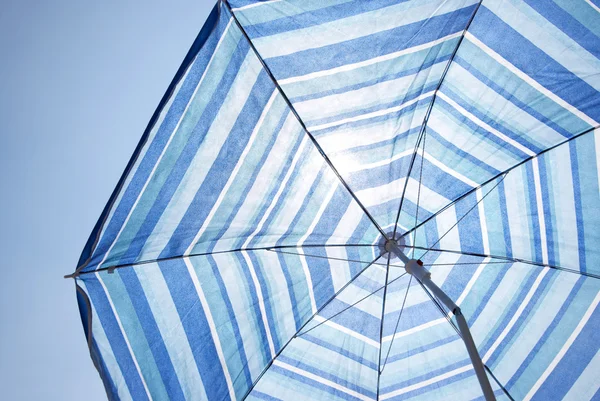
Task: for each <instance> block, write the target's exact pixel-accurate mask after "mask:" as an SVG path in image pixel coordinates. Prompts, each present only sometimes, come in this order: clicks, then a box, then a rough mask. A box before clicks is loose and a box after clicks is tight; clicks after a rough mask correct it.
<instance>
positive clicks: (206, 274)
mask: <svg viewBox="0 0 600 401" xmlns="http://www.w3.org/2000/svg"><path fill="white" fill-rule="evenodd" d="M305 251H306V250H294V252H297V253H298V254H296V253H294V252H287V251H286V253H283V252H278V251H267V250H260V251H237V252H227V253H220V254H213V255H204V256H192V257H185V258H179V259H174V260H166V261H161V262H152V263H148V264H145V265H140V266H135V267H128V268H124V269H117V270H116V271H115V273H113V274H109V273H107V272H97V273H94V274H83V275H81V276H80V277H81V278H82V280H78V284H79V286H80V287H81V288H82V289H83V291H84V292H85V293H86V294H87V297H88V299H89V302H90V308H91V318H92V319H93V321H92V322H91V327H92V331H91V334H92V337H90V341H91V342H92V344H91V345H92V348H91V350H92V353H93V356H94V359H96V360H98V361H101V362H100V363H101V365H100V371H101V373H102V377H103V379H104V381H105V386H106V387H107V393H108V394H109V396H110V397H113V398H114V399H134V400H141V399H154V400H158V399H173V400H174V399H180V400H184V399H188V400H189V399H219V400H220V399H240V398H242V397H243V396H244V395H245V394H246V393H247V392H248V391H249V390H250V388H251V387H252V384H253V383H254V382H255V381H256V380H258V378H259V377H260V375H261V373H262V372H263V371H264V369H265V368H266V367H267V366H269V365H270V363H271V361H272V360H273V358H275V356H276V355H277V354H278V353H279V352H280V351H281V350H282V349H283V348H284V346H285V344H286V343H287V342H288V341H289V340H290V339H291V338H292V336H294V334H295V333H296V332H297V331H298V330H299V329H300V328H301V327H302V326H304V325H305V324H306V323H307V322H308V321H309V319H310V318H311V316H313V315H314V314H315V313H317V311H319V310H320V309H321V308H322V307H323V306H324V305H326V304H328V302H329V301H330V299H331V298H332V297H334V295H335V294H336V293H337V292H339V291H340V290H342V289H343V288H344V286H345V285H346V284H347V283H349V282H351V281H353V279H354V278H356V277H357V276H358V275H359V274H360V273H361V272H362V271H364V270H365V269H366V268H367V267H368V266H369V265H370V262H363V263H359V262H346V261H341V260H332V259H329V260H328V259H326V257H331V258H336V257H337V258H340V259H341V258H344V259H353V260H368V261H373V260H374V256H373V255H374V248H372V247H346V248H335V249H329V248H323V247H321V248H310V254H311V255H315V256H302V255H300V254H304V253H305ZM371 267H373V266H371ZM378 270H385V269H384V268H383V267H381V266H378ZM358 282H359V283H360V281H358ZM373 341H375V340H373Z"/></svg>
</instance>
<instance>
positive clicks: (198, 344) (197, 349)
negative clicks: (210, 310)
mask: <svg viewBox="0 0 600 401" xmlns="http://www.w3.org/2000/svg"><path fill="white" fill-rule="evenodd" d="M159 266H160V270H161V272H162V274H163V277H164V278H165V282H166V283H167V287H168V288H169V291H170V292H171V297H172V298H173V302H174V303H175V308H176V309H177V312H178V313H179V317H180V319H181V324H182V326H183V329H184V331H185V334H186V337H187V341H188V342H189V344H190V348H191V350H192V352H193V354H194V359H195V361H196V366H197V368H198V372H200V377H201V378H202V382H203V383H204V384H205V386H204V387H205V391H206V395H207V396H208V398H209V399H211V400H230V397H229V391H228V387H227V382H226V381H225V372H223V368H222V367H221V363H220V361H219V357H218V355H217V349H216V347H215V344H214V342H213V341H211V332H210V326H209V325H208V321H207V319H206V315H205V313H204V310H203V309H202V304H201V303H200V299H199V298H198V295H197V292H196V288H195V287H194V283H193V282H192V278H191V277H190V275H189V272H188V270H187V267H186V265H185V263H184V261H183V260H181V259H174V260H165V261H163V262H160V263H159ZM184 294H185V295H184ZM182 295H183V296H182Z"/></svg>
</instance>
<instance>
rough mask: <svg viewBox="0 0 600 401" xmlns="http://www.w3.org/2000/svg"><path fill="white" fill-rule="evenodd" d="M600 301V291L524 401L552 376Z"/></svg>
mask: <svg viewBox="0 0 600 401" xmlns="http://www.w3.org/2000/svg"><path fill="white" fill-rule="evenodd" d="M599 302H600V293H598V294H597V295H596V298H594V300H593V301H592V303H591V305H590V306H589V308H588V309H587V311H586V312H585V314H584V315H583V317H582V318H581V320H580V321H579V324H578V325H577V327H576V328H575V330H573V333H571V335H570V336H569V339H568V340H567V341H566V342H565V345H563V347H562V348H561V349H560V351H559V352H558V354H557V355H556V356H555V357H554V359H553V360H552V362H551V363H550V365H548V367H547V368H546V370H545V371H544V373H543V374H542V376H540V378H539V379H538V381H537V382H535V384H534V385H533V387H532V388H531V390H529V392H528V393H527V395H526V396H525V398H523V401H528V400H530V399H531V398H532V397H533V396H534V395H535V393H536V391H538V389H539V388H540V387H541V386H542V384H543V383H544V382H545V381H546V379H547V378H548V376H550V373H552V371H553V370H554V368H556V366H557V365H558V363H559V362H560V361H561V359H562V358H563V357H564V356H565V354H566V353H567V351H568V350H569V348H570V347H571V345H573V342H575V339H576V338H577V336H578V335H579V333H581V330H583V328H584V327H585V325H586V324H587V322H588V320H590V317H591V316H592V313H594V311H595V310H596V307H597V306H598V303H599Z"/></svg>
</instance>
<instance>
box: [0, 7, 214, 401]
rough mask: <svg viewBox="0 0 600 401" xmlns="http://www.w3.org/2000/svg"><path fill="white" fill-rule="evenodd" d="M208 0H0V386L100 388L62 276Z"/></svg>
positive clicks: (97, 394) (11, 390) (94, 396)
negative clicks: (0, 256)
mask: <svg viewBox="0 0 600 401" xmlns="http://www.w3.org/2000/svg"><path fill="white" fill-rule="evenodd" d="M213 4H214V1H212V0H209V1H206V0H196V1H191V0H177V1H170V2H165V1H154V0H145V1H134V0H120V1H115V0H107V1H103V2H91V1H83V2H82V1H75V0H72V1H70V0H56V1H37V2H36V1H28V0H4V1H2V4H1V10H0V50H1V53H0V60H1V61H0V80H1V86H0V165H1V171H2V172H1V173H0V185H1V186H0V191H1V192H0V193H1V196H0V252H1V254H2V258H1V259H0V260H1V261H0V274H1V275H0V385H1V387H2V399H4V400H11V401H17V400H28V401H29V400H61V401H62V400H64V401H71V400H78V401H80V400H86V401H95V400H105V399H106V396H105V393H104V389H103V387H102V384H101V382H100V379H99V377H98V374H97V373H96V370H95V369H94V367H93V364H92V362H91V360H90V358H89V354H88V351H87V346H86V342H85V338H84V335H83V329H82V327H81V322H80V319H79V312H78V310H77V305H76V299H75V288H74V285H73V282H72V280H65V279H63V278H62V276H63V275H64V274H67V273H71V272H72V271H73V270H74V268H75V265H76V263H77V259H78V257H79V254H80V252H81V249H82V248H83V246H84V244H85V241H86V239H87V237H88V235H89V233H90V231H91V230H92V227H93V225H94V223H95V222H96V219H97V218H98V216H99V215H100V212H101V210H102V208H103V207H104V204H105V203H106V201H107V200H108V197H109V195H110V193H111V191H112V189H113V188H114V186H115V184H116V183H117V180H118V178H119V176H120V174H121V172H122V170H123V169H124V168H125V165H126V164H127V161H128V160H129V157H130V155H131V153H132V152H133V149H134V148H135V145H136V144H137V142H138V139H139V138H140V136H141V134H142V132H143V130H144V128H145V126H146V124H147V122H148V120H149V119H150V116H151V115H152V113H153V111H154V109H155V107H156V106H157V105H158V102H159V101H160V98H161V97H162V95H163V93H164V91H165V90H166V88H167V86H168V84H169V82H170V81H171V78H172V77H173V75H174V74H175V72H176V71H177V68H178V67H179V64H180V63H181V61H182V60H183V58H184V56H185V54H186V52H187V50H188V48H189V46H190V45H191V44H192V42H193V40H194V38H195V37H196V34H197V33H198V31H199V30H200V28H201V27H202V24H203V23H204V21H205V20H206V17H207V16H208V13H209V12H210V10H211V8H212V6H213Z"/></svg>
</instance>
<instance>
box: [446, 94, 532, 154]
mask: <svg viewBox="0 0 600 401" xmlns="http://www.w3.org/2000/svg"><path fill="white" fill-rule="evenodd" d="M437 96H438V97H439V98H441V99H443V100H444V101H445V102H446V103H448V104H449V105H450V106H452V107H453V108H454V109H456V111H458V112H459V113H460V114H462V115H463V116H465V117H467V118H468V119H469V120H471V121H472V122H474V123H475V124H477V125H479V126H480V127H481V128H483V129H485V130H486V131H488V132H490V133H492V134H494V135H495V136H497V137H498V138H500V139H502V140H503V141H504V142H506V143H509V144H511V145H512V146H514V147H515V148H517V149H519V150H520V151H521V152H523V153H525V154H527V155H529V156H534V155H535V152H533V151H532V150H531V149H528V148H527V147H525V146H523V145H521V144H520V143H519V142H517V141H515V140H514V139H512V138H509V137H507V136H506V135H504V134H503V133H502V132H500V131H498V130H497V129H495V128H493V127H492V126H491V125H489V124H487V123H486V122H484V121H482V120H480V119H479V118H478V117H477V116H475V115H474V114H472V113H470V112H468V111H467V110H466V109H465V108H463V107H462V106H461V105H459V104H458V103H456V102H455V101H454V100H452V99H450V98H449V97H448V96H446V95H445V94H444V92H441V91H440V92H438V94H437Z"/></svg>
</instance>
